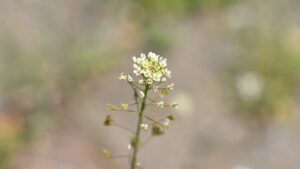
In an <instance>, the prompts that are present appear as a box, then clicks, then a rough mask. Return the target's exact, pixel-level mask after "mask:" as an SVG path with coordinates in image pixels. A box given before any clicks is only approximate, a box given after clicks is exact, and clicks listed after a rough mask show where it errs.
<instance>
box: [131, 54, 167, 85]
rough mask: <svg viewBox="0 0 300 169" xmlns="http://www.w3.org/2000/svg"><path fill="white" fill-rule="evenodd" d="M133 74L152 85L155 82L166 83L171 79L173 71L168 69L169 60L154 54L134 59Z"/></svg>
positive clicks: (142, 55)
mask: <svg viewBox="0 0 300 169" xmlns="http://www.w3.org/2000/svg"><path fill="white" fill-rule="evenodd" d="M132 59H133V62H134V64H133V68H134V70H133V73H134V74H135V75H137V76H142V77H143V79H146V82H147V83H148V84H149V85H151V84H152V83H153V82H162V81H166V80H167V78H170V77H171V71H169V70H168V69H167V68H166V67H167V59H166V58H163V57H161V56H159V55H157V54H155V53H153V52H149V53H148V55H145V54H143V53H142V54H141V55H140V57H139V58H137V57H135V56H134V57H133V58H132Z"/></svg>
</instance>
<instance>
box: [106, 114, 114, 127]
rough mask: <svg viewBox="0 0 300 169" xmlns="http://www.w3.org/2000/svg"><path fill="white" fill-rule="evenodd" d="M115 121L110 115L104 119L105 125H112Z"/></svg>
mask: <svg viewBox="0 0 300 169" xmlns="http://www.w3.org/2000/svg"><path fill="white" fill-rule="evenodd" d="M113 122H114V120H113V118H112V117H111V116H110V115H108V116H106V119H105V121H104V125H105V126H111V125H112V124H113Z"/></svg>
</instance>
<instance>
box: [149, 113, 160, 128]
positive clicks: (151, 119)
mask: <svg viewBox="0 0 300 169" xmlns="http://www.w3.org/2000/svg"><path fill="white" fill-rule="evenodd" d="M145 118H146V119H148V120H150V121H151V122H153V123H156V124H158V125H160V126H163V125H162V124H161V122H160V121H162V120H160V121H157V120H155V119H153V118H151V117H149V116H146V115H145Z"/></svg>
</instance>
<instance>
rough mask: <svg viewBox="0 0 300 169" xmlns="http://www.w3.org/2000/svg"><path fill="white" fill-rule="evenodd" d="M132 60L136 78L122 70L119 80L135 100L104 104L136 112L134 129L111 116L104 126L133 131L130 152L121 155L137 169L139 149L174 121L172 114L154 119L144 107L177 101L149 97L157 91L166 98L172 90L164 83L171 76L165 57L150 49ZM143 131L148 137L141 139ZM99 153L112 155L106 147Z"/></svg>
mask: <svg viewBox="0 0 300 169" xmlns="http://www.w3.org/2000/svg"><path fill="white" fill-rule="evenodd" d="M133 61H134V64H133V67H134V71H133V73H134V74H135V75H136V78H138V79H134V77H132V75H131V74H126V73H121V75H120V77H119V79H120V80H124V81H126V82H127V83H128V84H129V85H130V87H131V88H132V90H133V96H134V102H133V103H121V104H120V106H115V105H113V104H108V105H107V107H108V109H109V110H111V111H113V112H118V111H123V112H127V113H135V114H136V115H137V116H138V120H137V124H136V125H137V126H136V130H131V129H129V128H128V127H126V126H124V125H121V124H119V123H117V122H116V121H114V119H113V117H112V116H111V115H108V116H107V117H106V119H105V121H104V125H105V126H117V127H120V128H122V129H125V130H127V131H129V132H130V133H132V134H133V136H132V138H131V140H130V143H129V145H128V148H129V150H130V153H129V154H128V155H124V156H122V157H128V158H129V159H130V167H131V169H136V168H140V163H139V162H138V152H139V150H140V149H141V148H142V147H143V146H144V145H145V144H146V143H148V142H149V141H150V139H151V138H153V137H155V136H160V135H163V134H164V133H165V131H166V130H167V129H169V128H170V127H171V121H173V120H174V117H173V115H172V114H169V115H167V116H165V117H163V118H162V119H159V120H156V119H154V118H152V117H151V115H150V114H149V113H146V108H147V107H155V108H157V109H162V108H177V106H178V103H172V104H166V103H165V102H164V101H159V100H157V99H153V98H151V97H150V96H151V94H154V95H157V94H158V95H160V96H161V97H165V96H167V95H168V93H169V92H170V90H173V86H174V84H173V83H172V84H170V85H164V83H165V82H166V81H167V79H169V78H170V77H171V72H170V71H169V70H168V69H167V68H166V66H167V59H165V58H163V57H161V56H159V55H156V54H155V53H152V52H149V54H148V55H145V54H141V56H140V57H138V58H137V57H133ZM133 106H135V107H136V110H134V108H133ZM149 130H150V133H149ZM143 133H144V134H147V135H148V138H147V139H145V141H142V140H141V139H142V135H143ZM102 152H103V154H104V156H105V157H106V158H113V157H115V156H114V155H112V154H111V153H110V152H109V151H108V150H107V149H103V151H102ZM116 157H117V156H116Z"/></svg>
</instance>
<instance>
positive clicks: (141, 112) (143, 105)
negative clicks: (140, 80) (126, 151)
mask: <svg viewBox="0 0 300 169" xmlns="http://www.w3.org/2000/svg"><path fill="white" fill-rule="evenodd" d="M148 91H149V85H148V84H146V86H145V89H144V94H145V96H144V98H143V100H142V103H141V108H140V110H139V118H138V123H137V128H136V132H135V135H134V138H133V139H134V141H135V143H134V144H133V145H132V149H133V154H132V159H131V169H136V162H137V153H138V148H139V142H140V133H141V124H142V123H143V119H144V110H145V108H146V100H147V94H148Z"/></svg>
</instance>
